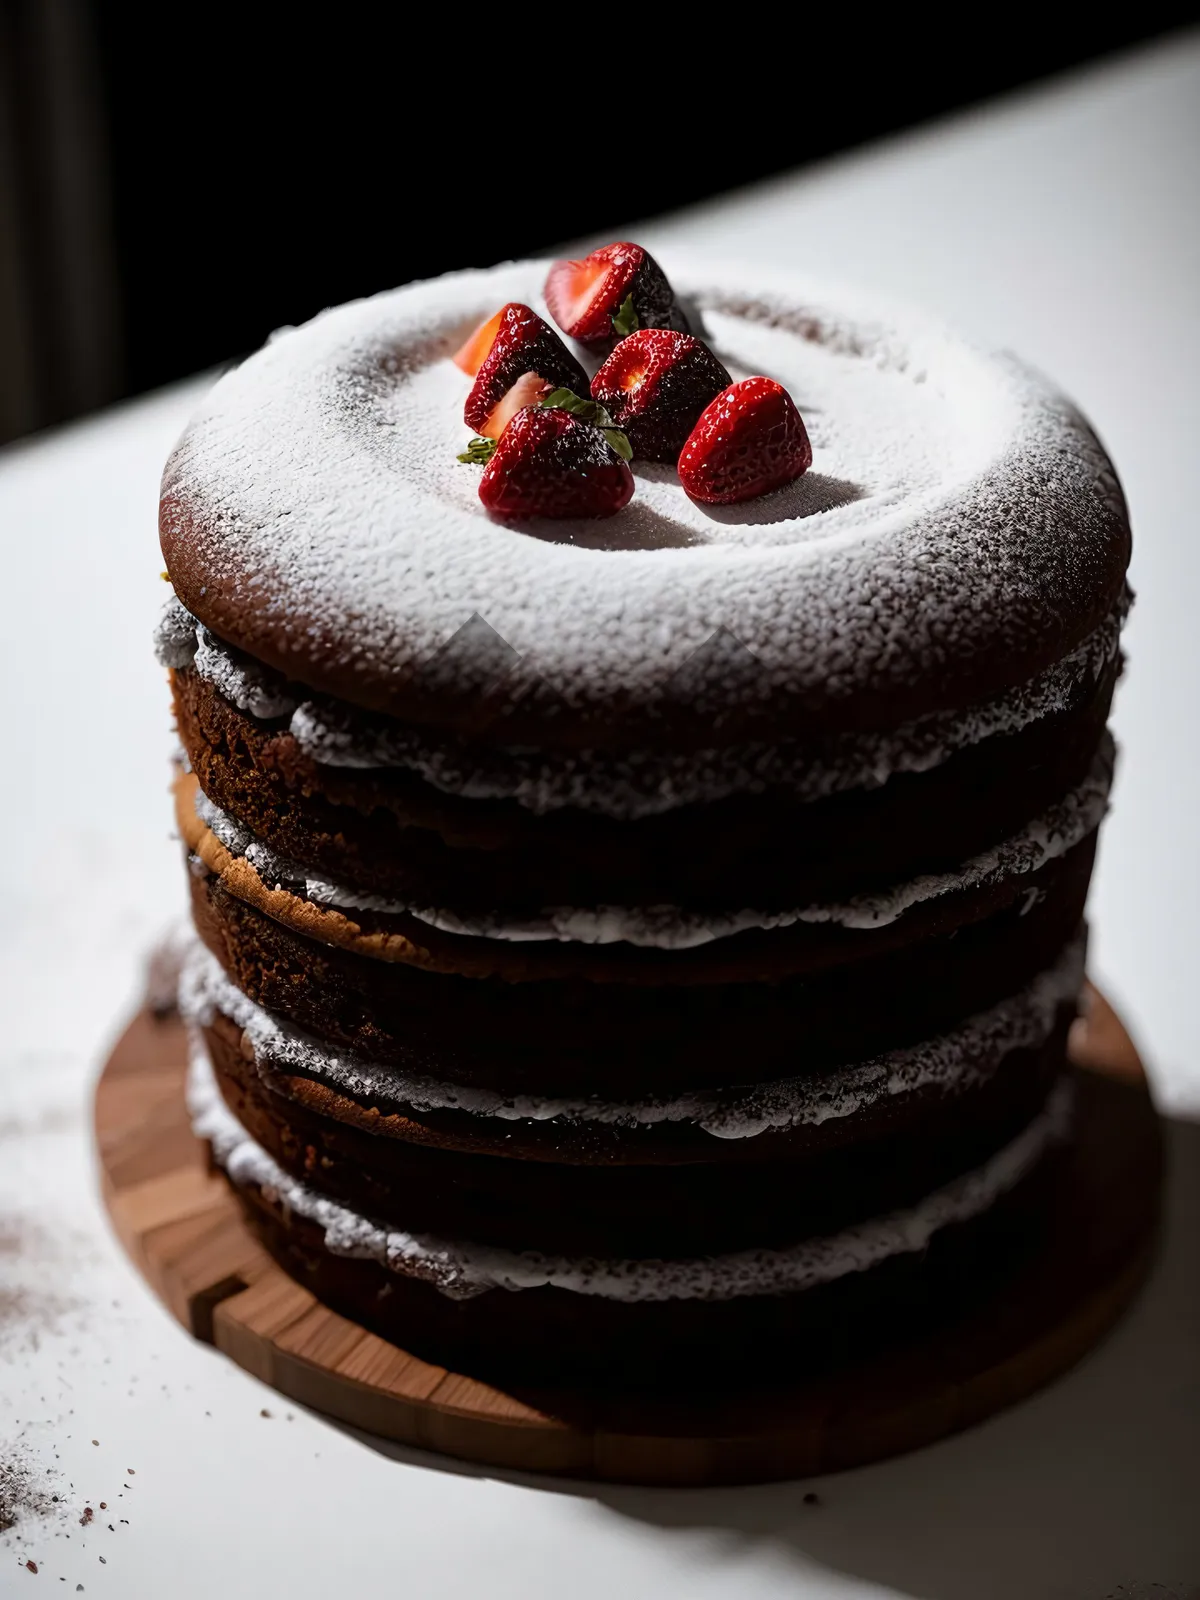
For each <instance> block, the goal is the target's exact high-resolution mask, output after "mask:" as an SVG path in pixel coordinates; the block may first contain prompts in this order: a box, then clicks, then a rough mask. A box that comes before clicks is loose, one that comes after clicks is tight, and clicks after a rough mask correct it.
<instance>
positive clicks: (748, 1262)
mask: <svg viewBox="0 0 1200 1600" xmlns="http://www.w3.org/2000/svg"><path fill="white" fill-rule="evenodd" d="M1067 1088H1068V1086H1067V1085H1066V1084H1061V1085H1060V1086H1059V1088H1058V1089H1057V1090H1055V1091H1053V1092H1052V1093H1051V1095H1050V1097H1049V1099H1048V1100H1044V1101H1043V1102H1042V1103H1041V1104H1040V1106H1039V1107H1038V1108H1037V1109H1036V1110H1035V1111H1034V1113H1033V1115H1032V1116H1031V1118H1030V1119H1029V1120H1027V1121H1026V1122H1025V1124H1024V1126H1022V1127H1021V1128H1020V1129H1019V1130H1018V1131H1016V1132H1014V1133H1013V1135H1012V1136H1011V1137H1010V1138H1009V1140H1008V1141H1007V1143H1006V1144H1004V1145H1003V1146H1002V1147H1000V1148H998V1149H995V1150H994V1151H993V1153H992V1154H991V1155H990V1156H989V1158H988V1159H987V1160H985V1161H984V1162H983V1163H982V1164H981V1165H980V1166H977V1167H975V1168H973V1169H971V1170H969V1171H965V1172H963V1173H961V1174H960V1175H959V1176H958V1177H957V1178H956V1179H954V1180H952V1181H950V1182H948V1183H945V1184H943V1185H941V1186H940V1187H939V1188H938V1189H936V1190H934V1191H931V1192H927V1193H925V1194H924V1195H921V1196H919V1197H916V1198H915V1199H914V1200H913V1202H912V1203H911V1204H909V1205H907V1206H904V1207H902V1208H900V1209H898V1210H895V1211H892V1212H890V1213H889V1214H886V1215H883V1216H879V1217H875V1218H869V1219H864V1220H863V1221H861V1222H859V1223H856V1224H853V1225H851V1226H849V1227H846V1228H843V1229H840V1230H838V1231H836V1232H833V1233H826V1234H821V1235H810V1236H808V1237H806V1238H803V1239H802V1240H800V1241H799V1242H798V1243H796V1244H793V1245H791V1246H784V1247H781V1248H771V1247H769V1246H764V1245H762V1244H759V1245H758V1246H756V1247H753V1248H747V1249H743V1250H735V1251H731V1252H729V1253H716V1254H713V1253H711V1252H709V1253H706V1254H705V1255H704V1256H702V1257H699V1258H696V1257H691V1258H689V1257H675V1258H667V1259H662V1258H660V1259H657V1260H654V1259H646V1258H637V1259H628V1260H622V1259H620V1258H614V1257H613V1256H612V1255H611V1254H608V1253H605V1254H601V1255H590V1256H588V1255H572V1256H560V1255H555V1254H554V1253H553V1252H552V1251H544V1252H543V1251H530V1250H529V1249H524V1250H511V1249H504V1248H503V1247H499V1246H495V1245H487V1244H482V1243H467V1242H464V1241H463V1240H461V1239H455V1238H452V1237H447V1236H446V1234H444V1233H443V1234H441V1235H440V1236H437V1235H435V1236H429V1235H423V1234H421V1233H420V1232H419V1231H418V1230H416V1229H414V1228H412V1227H410V1228H408V1229H405V1230H403V1231H401V1230H399V1229H389V1228H388V1227H386V1226H382V1225H380V1224H379V1223H378V1222H376V1221H374V1220H373V1219H371V1218H369V1217H366V1216H364V1215H362V1214H361V1213H359V1212H356V1211H354V1210H352V1209H350V1208H348V1207H346V1206H343V1205H340V1204H338V1203H337V1202H334V1201H331V1200H330V1199H329V1198H327V1197H326V1196H325V1195H324V1194H323V1193H320V1192H318V1191H316V1190H314V1189H313V1188H312V1187H310V1186H309V1185H308V1184H306V1183H301V1182H297V1181H296V1180H295V1179H294V1178H293V1177H291V1176H289V1175H288V1173H287V1172H285V1171H284V1170H283V1169H282V1168H281V1167H280V1166H279V1165H278V1164H277V1163H276V1162H275V1160H274V1159H273V1158H272V1156H271V1155H270V1154H269V1153H268V1152H267V1151H266V1150H264V1149H263V1147H262V1146H260V1145H259V1144H258V1143H257V1142H256V1141H255V1140H254V1139H253V1138H251V1137H250V1136H249V1134H248V1133H247V1130H246V1129H245V1128H244V1127H243V1126H242V1125H241V1124H240V1123H239V1122H238V1121H237V1119H236V1118H235V1117H234V1116H233V1115H232V1113H231V1112H230V1110H229V1108H228V1106H227V1105H226V1104H225V1102H224V1101H223V1100H222V1099H221V1097H220V1094H219V1093H218V1092H217V1090H216V1086H215V1083H214V1080H213V1078H212V1076H211V1069H210V1067H209V1063H208V1061H207V1059H206V1057H205V1055H204V1053H203V1052H200V1053H199V1054H198V1056H197V1058H196V1060H195V1062H194V1066H193V1074H192V1078H191V1084H190V1100H191V1105H192V1111H193V1119H194V1125H195V1128H196V1131H197V1133H198V1134H200V1135H201V1136H202V1137H204V1138H207V1139H208V1140H209V1141H210V1142H211V1145H212V1149H213V1154H214V1156H215V1158H216V1160H217V1161H218V1163H219V1164H220V1165H222V1166H223V1167H224V1168H225V1170H226V1171H227V1173H228V1175H229V1177H230V1179H231V1181H232V1182H233V1183H234V1185H235V1187H236V1189H237V1190H238V1192H239V1194H240V1195H241V1196H242V1198H243V1202H244V1204H245V1205H246V1207H247V1211H248V1214H249V1216H250V1218H251V1220H252V1221H253V1222H254V1223H255V1225H256V1226H257V1227H258V1228H259V1230H260V1232H261V1234H262V1236H263V1238H264V1242H265V1243H266V1244H267V1245H268V1247H269V1248H270V1249H271V1250H272V1251H273V1252H274V1253H275V1254H277V1255H278V1257H279V1258H280V1260H281V1261H282V1262H283V1264H284V1265H285V1266H286V1267H287V1269H288V1270H289V1271H290V1272H292V1273H293V1274H294V1275H295V1276H297V1277H299V1278H300V1279H301V1280H302V1281H305V1282H307V1283H309V1284H310V1286H311V1287H312V1288H313V1289H314V1290H315V1291H316V1292H317V1293H318V1294H319V1295H320V1296H321V1297H322V1298H324V1299H326V1300H327V1301H329V1302H330V1303H331V1304H333V1305H335V1306H337V1307H340V1308H341V1309H343V1310H344V1311H346V1312H347V1314H349V1315H351V1316H353V1317H355V1318H356V1319H357V1320H359V1321H362V1322H364V1323H365V1324H366V1325H367V1326H369V1327H374V1328H377V1329H378V1330H379V1331H380V1332H381V1333H383V1334H384V1335H385V1336H390V1337H392V1338H394V1339H396V1340H397V1342H399V1343H400V1344H401V1345H402V1347H403V1348H405V1349H408V1350H413V1351H415V1352H416V1353H417V1354H420V1355H426V1356H428V1357H429V1359H432V1360H435V1361H438V1362H443V1363H454V1364H457V1365H460V1366H461V1367H463V1369H464V1370H468V1371H471V1372H474V1373H476V1374H478V1375H481V1376H484V1375H488V1374H489V1373H496V1374H497V1375H510V1374H514V1373H520V1372H522V1371H527V1372H533V1373H538V1372H539V1371H540V1372H541V1373H542V1374H543V1375H544V1374H545V1371H546V1370H547V1358H548V1357H550V1356H552V1357H553V1360H552V1368H553V1370H554V1371H555V1372H556V1373H558V1374H559V1375H560V1376H570V1375H575V1374H579V1375H583V1374H586V1375H588V1376H591V1377H593V1378H595V1377H606V1378H609V1379H611V1380H612V1381H614V1382H621V1383H630V1382H636V1381H639V1380H640V1379H642V1378H645V1379H648V1380H656V1381H663V1380H664V1379H665V1380H668V1381H670V1380H671V1379H674V1380H675V1381H687V1379H688V1377H689V1376H691V1375H693V1374H694V1372H695V1371H696V1370H698V1369H702V1368H703V1367H704V1365H705V1364H706V1363H707V1362H708V1361H711V1360H712V1358H713V1356H714V1355H715V1354H716V1353H717V1352H720V1354H721V1355H722V1357H723V1358H724V1359H725V1360H726V1361H729V1360H737V1359H738V1358H739V1357H740V1356H742V1355H752V1356H753V1358H754V1362H755V1366H754V1370H756V1371H765V1370H767V1369H768V1368H769V1366H770V1365H771V1364H772V1363H773V1362H775V1361H776V1360H778V1359H780V1358H786V1359H788V1360H790V1361H791V1362H793V1363H794V1362H795V1361H796V1360H803V1359H805V1357H806V1356H807V1355H810V1354H811V1355H816V1354H820V1355H821V1356H822V1357H824V1358H828V1357H829V1355H830V1354H831V1353H835V1352H843V1353H847V1354H848V1353H850V1352H851V1351H853V1350H855V1349H857V1348H859V1346H860V1343H861V1342H862V1341H863V1340H864V1339H868V1340H869V1339H870V1338H871V1337H873V1336H877V1335H878V1333H879V1331H880V1327H881V1322H880V1319H881V1318H882V1327H883V1329H884V1331H885V1334H886V1338H887V1339H888V1341H889V1342H890V1343H892V1344H893V1345H894V1344H896V1343H898V1342H900V1341H902V1340H903V1339H904V1338H906V1337H907V1336H909V1335H910V1334H911V1333H914V1332H916V1331H919V1328H920V1326H921V1323H922V1318H923V1316H924V1314H925V1312H926V1309H927V1308H928V1307H930V1306H931V1305H932V1304H933V1303H934V1302H935V1301H936V1303H937V1305H938V1311H939V1314H940V1315H941V1316H945V1314H946V1309H947V1297H948V1301H949V1304H950V1306H951V1308H953V1306H954V1305H955V1304H959V1305H963V1306H965V1305H968V1304H970V1303H971V1302H972V1300H973V1299H974V1297H976V1296H977V1295H978V1294H980V1293H982V1292H994V1291H995V1289H996V1288H997V1287H998V1286H999V1285H1000V1284H1002V1283H1003V1281H1004V1277H1005V1275H1006V1273H1007V1271H1008V1270H1010V1269H1011V1267H1012V1266H1013V1264H1014V1262H1015V1260H1017V1259H1019V1256H1020V1254H1021V1252H1022V1251H1023V1249H1024V1248H1025V1244H1026V1237H1027V1231H1028V1230H1029V1229H1030V1228H1031V1227H1034V1226H1036V1224H1037V1218H1038V1216H1039V1213H1040V1209H1041V1204H1042V1200H1043V1191H1044V1189H1045V1187H1046V1185H1047V1184H1048V1183H1049V1182H1050V1181H1051V1179H1052V1165H1051V1163H1050V1162H1049V1161H1048V1160H1047V1157H1048V1156H1050V1155H1051V1154H1052V1153H1053V1152H1054V1150H1055V1149H1056V1148H1057V1146H1058V1142H1059V1141H1060V1140H1061V1138H1062V1136H1063V1133H1064V1131H1065V1127H1066V1121H1067V1118H1068V1116H1069V1108H1070V1096H1069V1094H1068V1093H1067ZM513 1165H514V1166H517V1165H519V1164H516V1163H514V1164H513ZM499 1291H506V1292H499ZM709 1376H710V1378H711V1372H710V1374H709Z"/></svg>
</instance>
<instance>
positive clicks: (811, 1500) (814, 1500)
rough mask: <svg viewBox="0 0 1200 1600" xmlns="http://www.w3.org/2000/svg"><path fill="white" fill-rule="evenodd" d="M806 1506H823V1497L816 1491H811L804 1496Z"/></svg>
mask: <svg viewBox="0 0 1200 1600" xmlns="http://www.w3.org/2000/svg"><path fill="white" fill-rule="evenodd" d="M804 1504H805V1505H806V1506H819V1505H820V1504H821V1496H820V1495H819V1494H817V1492H816V1491H815V1490H814V1489H810V1490H809V1491H808V1493H807V1494H806V1495H805V1496H804Z"/></svg>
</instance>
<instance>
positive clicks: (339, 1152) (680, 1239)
mask: <svg viewBox="0 0 1200 1600" xmlns="http://www.w3.org/2000/svg"><path fill="white" fill-rule="evenodd" d="M1068 966H1069V968H1070V969H1071V972H1069V973H1067V974H1064V973H1063V972H1062V971H1059V972H1057V973H1053V974H1048V975H1047V977H1046V979H1044V980H1042V981H1041V982H1040V983H1039V984H1038V985H1035V986H1033V987H1032V991H1026V992H1024V993H1023V994H1022V995H1021V996H1019V997H1014V999H1013V1000H1011V1001H1009V1002H1007V1003H1005V1004H1003V1005H1002V1006H1000V1007H996V1008H993V1011H992V1012H990V1013H985V1014H984V1015H982V1016H980V1017H978V1018H973V1019H970V1021H969V1022H968V1023H967V1024H964V1025H963V1026H962V1027H961V1028H960V1029H958V1030H956V1031H955V1032H954V1033H952V1034H948V1035H943V1036H941V1037H940V1038H938V1039H936V1040H930V1041H927V1042H926V1043H925V1044H923V1045H921V1046H917V1047H913V1048H912V1049H910V1050H909V1051H904V1052H894V1053H893V1054H891V1055H888V1056H884V1057H880V1058H876V1059H875V1060H873V1061H869V1062H864V1063H860V1064H858V1065H856V1066H855V1067H853V1068H850V1069H846V1070H844V1071H842V1072H839V1073H836V1074H832V1075H830V1076H829V1077H828V1078H827V1079H826V1080H825V1081H824V1082H822V1083H820V1084H810V1083H808V1082H801V1083H792V1084H786V1085H781V1086H776V1085H771V1086H754V1085H746V1086H744V1087H743V1088H742V1089H740V1090H736V1091H730V1092H729V1093H727V1095H725V1096H718V1095H712V1096H690V1097H686V1098H684V1097H680V1099H679V1100H678V1101H676V1102H674V1103H671V1102H668V1103H667V1104H665V1105H664V1104H663V1103H661V1102H660V1103H657V1104H655V1103H647V1102H642V1103H640V1104H630V1105H627V1106H621V1107H614V1106H604V1105H600V1104H592V1105H590V1106H588V1107H586V1108H580V1107H573V1108H567V1109H566V1110H563V1109H562V1108H560V1107H559V1106H557V1105H555V1104H553V1103H550V1104H547V1103H545V1102H543V1103H541V1104H538V1103H533V1104H529V1103H527V1102H525V1103H523V1102H521V1101H517V1102H509V1103H508V1104H507V1105H505V1106H504V1107H503V1108H501V1109H502V1111H503V1113H504V1114H496V1113H497V1108H496V1107H495V1106H494V1105H488V1106H486V1107H485V1109H483V1110H474V1111H471V1112H467V1111H459V1113H458V1116H457V1121H458V1125H459V1127H458V1137H457V1138H456V1139H452V1138H443V1139H438V1138H437V1137H436V1134H434V1135H433V1136H431V1130H430V1128H429V1125H428V1120H427V1119H422V1120H420V1121H418V1120H417V1119H416V1118H414V1116H413V1114H412V1108H411V1105H410V1104H409V1098H410V1097H412V1098H418V1099H420V1098H421V1097H422V1096H423V1095H425V1094H427V1093H428V1092H429V1091H428V1090H427V1088H426V1087H425V1086H424V1085H418V1086H417V1087H416V1089H415V1092H414V1089H413V1086H412V1085H411V1083H409V1082H407V1081H405V1080H396V1079H394V1078H392V1079H389V1076H388V1074H386V1073H383V1072H380V1071H378V1070H377V1069H372V1068H371V1066H370V1065H369V1064H367V1063H357V1062H353V1061H346V1060H345V1059H342V1060H338V1059H337V1058H334V1059H333V1060H332V1061H331V1060H330V1058H329V1057H328V1056H326V1057H325V1058H324V1059H323V1060H322V1059H321V1054H320V1052H319V1051H314V1050H313V1048H312V1046H311V1045H310V1044H309V1043H308V1041H305V1040H304V1039H303V1038H297V1037H295V1036H294V1035H293V1036H290V1037H289V1036H288V1035H287V1033H286V1031H285V1032H284V1034H283V1036H282V1037H280V1035H279V1033H278V1032H277V1031H276V1029H275V1028H272V1027H271V1025H270V1022H269V1021H266V1022H264V1019H263V1018H262V1017H261V1015H260V1016H259V1017H258V1018H255V1017H253V1015H250V1016H248V1015H247V1010H248V1009H249V1010H251V1011H252V1010H253V1008H251V1007H249V1005H248V1003H243V1004H239V1003H238V1002H237V1001H236V1000H233V1001H232V1002H231V1001H230V1000H229V999H225V1000H224V1005H225V1007H226V1009H220V1008H218V1007H217V1006H216V1005H215V1004H214V1003H213V1002H212V1001H211V999H210V1000H209V1001H208V1002H207V1003H205V1002H204V1000H203V999H202V998H201V997H200V996H199V995H198V994H197V992H196V989H195V988H194V987H193V988H192V991H191V993H190V995H189V997H188V1010H189V1012H190V1014H191V1016H192V1018H193V1024H194V1026H197V1027H201V1028H202V1029H203V1033H204V1038H205V1042H206V1046H207V1049H208V1052H209V1055H210V1057H211V1059H212V1061H213V1064H214V1067H215V1070H216V1075H217V1080H218V1082H219V1084H220V1087H221V1090H222V1093H223V1095H224V1097H225V1099H226V1101H227V1102H228V1104H229V1105H230V1106H231V1108H232V1109H233V1111H234V1112H235V1114H236V1116H237V1117H238V1119H239V1121H241V1122H242V1123H243V1124H244V1125H245V1126H246V1127H247V1128H248V1129H249V1130H250V1131H251V1132H252V1133H253V1135H254V1137H255V1139H256V1140H257V1141H258V1142H259V1143H260V1144H262V1145H263V1146H264V1148H266V1149H268V1150H269V1151H270V1152H271V1153H272V1155H273V1157H274V1158H275V1159H276V1160H277V1161H278V1162H279V1164H280V1165H281V1166H282V1167H283V1168H284V1169H285V1170H286V1171H288V1172H289V1173H291V1174H292V1176H294V1177H295V1178H297V1179H299V1180H302V1181H307V1182H313V1183H315V1184H316V1185H317V1186H318V1187H319V1188H320V1190H321V1192H322V1193H324V1194H327V1195H329V1196H331V1197H334V1198H337V1199H339V1200H341V1201H344V1202H345V1203H346V1204H348V1205H350V1206H352V1207H354V1208H356V1209H359V1210H362V1211H364V1212H366V1213H368V1214H369V1215H372V1216H375V1217H377V1218H380V1219H382V1220H383V1221H385V1222H388V1223H390V1224H392V1225H395V1226H398V1227H409V1228H418V1229H424V1230H430V1231H434V1232H436V1231H438V1230H439V1229H441V1230H443V1231H445V1230H447V1229H449V1230H450V1231H452V1232H456V1233H462V1234H463V1235H464V1236H468V1237H472V1238H477V1239H480V1240H487V1241H489V1242H493V1243H504V1244H508V1245H512V1246H514V1247H516V1248H523V1249H537V1250H552V1249H558V1250H565V1251H567V1252H569V1253H587V1252H595V1251H600V1252H602V1253H603V1252H604V1251H606V1250H607V1251H613V1250H618V1249H619V1250H620V1251H621V1252H622V1253H624V1254H628V1255H630V1256H647V1255H649V1256H655V1255H660V1254H662V1253H664V1252H666V1253H668V1254H670V1253H680V1252H685V1253H686V1252H688V1251H694V1252H700V1253H703V1252H706V1251H712V1250H715V1249H733V1248H739V1247H741V1246H743V1245H745V1244H764V1243H770V1244H772V1245H775V1244H779V1245H783V1244H791V1243H794V1242H795V1241H796V1240H797V1239H800V1238H803V1237H805V1236H806V1235H808V1234H810V1233H814V1232H827V1231H830V1230H831V1229H836V1228H839V1227H842V1226H845V1225H848V1224H849V1223H851V1222H855V1221H858V1220H861V1219H862V1218H863V1217H867V1216H872V1215H874V1214H875V1213H876V1212H879V1211H883V1210H891V1209H894V1208H895V1207H896V1206H901V1205H906V1204H908V1203H910V1201H912V1200H913V1199H914V1198H917V1197H919V1196H920V1195H922V1194H924V1193H926V1192H927V1191H928V1190H930V1189H932V1188H936V1187H938V1186H939V1185H940V1184H942V1183H944V1182H947V1181H949V1180H950V1179H951V1178H954V1177H957V1176H958V1175H960V1174H961V1173H962V1172H963V1171H965V1170H966V1169H967V1168H969V1167H971V1166H974V1165H978V1164H979V1163H980V1162H982V1161H984V1160H986V1159H987V1158H988V1157H989V1156H990V1155H991V1154H993V1153H994V1151H995V1150H996V1149H998V1148H999V1147H1000V1146H1001V1145H1002V1144H1003V1143H1004V1142H1005V1141H1006V1140H1007V1139H1008V1138H1009V1137H1011V1136H1013V1134H1014V1133H1015V1131H1016V1130H1018V1129H1019V1128H1020V1127H1022V1126H1023V1125H1024V1124H1025V1123H1026V1122H1027V1121H1028V1120H1029V1118H1030V1117H1031V1116H1032V1115H1033V1114H1034V1112H1035V1110H1036V1108H1037V1106H1038V1105H1040V1104H1041V1102H1042V1101H1043V1100H1044V1099H1045V1097H1046V1094H1047V1092H1048V1089H1049V1087H1050V1085H1051V1083H1052V1082H1053V1080H1054V1077H1055V1075H1056V1074H1057V1073H1058V1072H1059V1070H1060V1069H1061V1066H1062V1062H1063V1056H1064V1050H1065V1041H1066V1037H1067V1031H1068V1028H1069V1025H1070V1021H1071V1019H1072V1018H1073V1016H1074V1012H1075V996H1074V993H1073V992H1072V993H1071V995H1070V997H1069V998H1064V996H1063V991H1064V989H1066V988H1068V987H1071V988H1073V985H1068V984H1067V983H1065V982H1064V976H1074V980H1075V983H1076V984H1077V982H1078V978H1077V973H1078V966H1079V958H1078V955H1075V956H1073V957H1072V958H1071V960H1070V961H1069V963H1068ZM193 979H194V975H193ZM331 1068H332V1070H330V1069H331ZM435 1092H436V1089H435ZM463 1098H465V1099H466V1100H467V1101H468V1103H471V1099H472V1097H470V1096H465V1097H463ZM476 1104H478V1102H476ZM580 1111H583V1115H580V1114H579V1113H580ZM522 1112H527V1113H530V1114H529V1115H525V1116H522V1115H520V1113H522ZM554 1112H558V1115H557V1116H554V1117H553V1119H551V1117H550V1115H548V1114H549V1113H554ZM573 1112H574V1114H572V1113H573ZM587 1112H591V1113H593V1115H592V1116H591V1117H590V1118H589V1117H588V1116H587ZM488 1113H491V1114H488ZM606 1114H607V1115H608V1116H609V1117H610V1118H611V1117H613V1116H617V1117H619V1118H620V1120H619V1121H612V1120H609V1121H605V1120H602V1118H603V1117H604V1116H605V1115H606ZM639 1117H641V1118H644V1119H655V1118H657V1120H643V1121H641V1122H639V1121H637V1120H636V1119H637V1118H639ZM580 1123H584V1124H585V1126H584V1128H583V1129H582V1130H581V1128H580ZM472 1125H473V1128H474V1134H473V1136H472V1133H471V1131H470V1130H471V1126H472ZM464 1129H466V1130H467V1131H463V1130H464Z"/></svg>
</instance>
